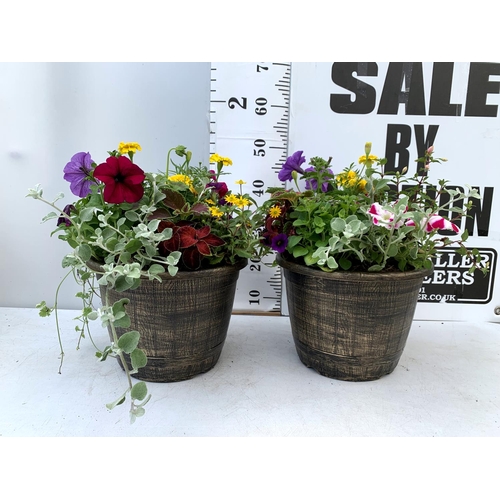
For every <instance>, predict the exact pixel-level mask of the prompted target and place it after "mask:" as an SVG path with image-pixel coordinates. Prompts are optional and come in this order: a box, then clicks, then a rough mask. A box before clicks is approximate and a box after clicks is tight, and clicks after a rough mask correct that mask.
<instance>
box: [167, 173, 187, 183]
mask: <svg viewBox="0 0 500 500" xmlns="http://www.w3.org/2000/svg"><path fill="white" fill-rule="evenodd" d="M168 180H169V181H172V182H182V183H183V184H186V185H187V186H192V185H193V181H192V180H191V178H190V177H189V176H187V175H184V174H175V175H171V176H170V177H169V178H168Z"/></svg>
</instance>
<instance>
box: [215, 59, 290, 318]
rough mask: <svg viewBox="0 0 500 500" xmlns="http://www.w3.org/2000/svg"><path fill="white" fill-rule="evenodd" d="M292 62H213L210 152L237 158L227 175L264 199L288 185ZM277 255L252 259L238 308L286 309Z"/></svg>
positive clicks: (226, 179) (265, 311)
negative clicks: (284, 174)
mask: <svg viewBox="0 0 500 500" xmlns="http://www.w3.org/2000/svg"><path fill="white" fill-rule="evenodd" d="M290 73H291V63H283V62H260V63H257V62H256V63H249V62H245V63H212V66H211V96H210V154H213V153H218V154H220V155H221V156H226V157H229V158H231V160H232V161H233V165H232V166H231V167H228V168H227V169H226V171H227V172H229V175H227V176H225V177H224V179H223V180H224V182H226V183H227V185H228V187H229V188H230V189H231V190H232V191H235V192H237V191H238V189H239V186H237V185H236V184H235V182H236V181H237V180H239V179H242V180H244V181H245V182H246V184H244V185H243V186H242V187H243V192H244V193H248V194H249V195H250V196H252V198H254V199H255V200H256V201H257V203H258V204H259V205H260V204H261V203H262V202H263V201H265V200H266V199H268V198H269V195H268V194H266V193H265V191H266V189H267V188H268V187H270V186H280V185H283V184H282V183H281V182H280V181H279V180H278V172H279V170H280V169H281V166H282V165H283V163H284V162H285V161H286V159H287V156H288V126H289V109H290V76H291V75H290ZM273 261H274V255H269V256H267V257H265V258H264V259H262V261H250V262H249V265H248V266H247V267H246V268H244V269H243V270H242V271H240V278H239V280H238V285H237V290H236V297H235V302H234V312H236V313H238V312H239V313H248V314H272V313H275V314H280V313H281V297H282V277H281V271H280V268H279V267H270V264H271V263H272V262H273Z"/></svg>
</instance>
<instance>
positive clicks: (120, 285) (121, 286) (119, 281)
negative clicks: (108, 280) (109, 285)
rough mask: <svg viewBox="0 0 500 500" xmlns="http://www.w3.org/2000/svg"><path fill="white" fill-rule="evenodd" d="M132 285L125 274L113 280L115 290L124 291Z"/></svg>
mask: <svg viewBox="0 0 500 500" xmlns="http://www.w3.org/2000/svg"><path fill="white" fill-rule="evenodd" d="M131 287H132V284H131V283H130V282H129V281H128V280H127V278H126V277H125V276H118V277H117V278H116V281H115V285H114V289H115V290H116V291H117V292H124V291H125V290H128V289H129V288H131Z"/></svg>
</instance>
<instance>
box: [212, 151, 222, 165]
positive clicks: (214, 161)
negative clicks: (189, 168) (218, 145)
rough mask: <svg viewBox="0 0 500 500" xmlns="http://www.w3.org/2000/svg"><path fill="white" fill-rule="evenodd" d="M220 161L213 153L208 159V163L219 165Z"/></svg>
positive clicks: (218, 156)
mask: <svg viewBox="0 0 500 500" xmlns="http://www.w3.org/2000/svg"><path fill="white" fill-rule="evenodd" d="M220 161H221V156H220V155H218V154H217V153H214V154H213V155H212V156H211V157H210V163H219V162H220Z"/></svg>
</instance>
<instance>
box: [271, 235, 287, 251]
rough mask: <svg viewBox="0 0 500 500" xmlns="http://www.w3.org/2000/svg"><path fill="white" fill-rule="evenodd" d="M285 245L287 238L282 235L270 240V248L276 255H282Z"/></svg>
mask: <svg viewBox="0 0 500 500" xmlns="http://www.w3.org/2000/svg"><path fill="white" fill-rule="evenodd" d="M287 245H288V237H287V235H286V234H284V233H281V234H278V235H276V236H275V237H274V238H273V239H272V240H271V248H272V249H273V250H274V251H275V252H278V253H283V252H284V251H285V250H286V246H287Z"/></svg>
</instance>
